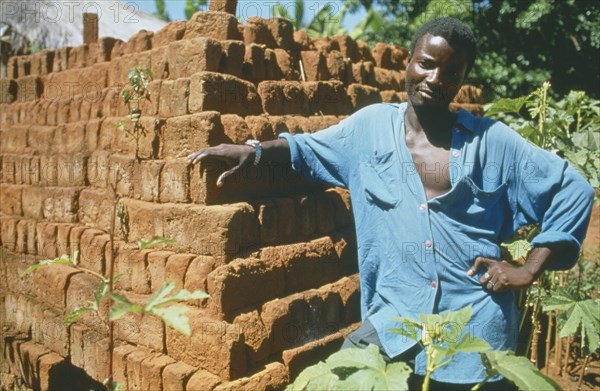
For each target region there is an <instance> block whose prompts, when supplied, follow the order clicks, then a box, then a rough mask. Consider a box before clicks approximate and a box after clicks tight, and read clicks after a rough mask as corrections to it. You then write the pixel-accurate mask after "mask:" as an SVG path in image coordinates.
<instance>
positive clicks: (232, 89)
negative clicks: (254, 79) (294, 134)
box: [189, 72, 261, 116]
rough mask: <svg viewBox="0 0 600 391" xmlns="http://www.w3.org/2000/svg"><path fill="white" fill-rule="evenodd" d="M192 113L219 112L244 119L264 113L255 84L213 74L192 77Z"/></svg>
mask: <svg viewBox="0 0 600 391" xmlns="http://www.w3.org/2000/svg"><path fill="white" fill-rule="evenodd" d="M189 109H190V112H191V113H196V112H198V111H209V110H216V111H220V112H221V113H222V114H229V113H235V114H238V115H242V116H246V115H253V114H258V113H259V112H260V111H261V107H260V98H259V96H258V94H257V93H256V87H254V85H253V84H252V83H250V82H247V81H245V80H242V79H238V78H236V77H234V76H230V75H223V74H219V73H211V72H198V73H195V74H194V75H193V76H192V77H191V84H190V98H189Z"/></svg>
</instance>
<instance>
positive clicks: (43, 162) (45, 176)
mask: <svg viewBox="0 0 600 391" xmlns="http://www.w3.org/2000/svg"><path fill="white" fill-rule="evenodd" d="M57 183H58V156H56V155H41V156H40V184H41V185H43V186H56V185H57Z"/></svg>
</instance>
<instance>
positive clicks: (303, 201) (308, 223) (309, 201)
mask: <svg viewBox="0 0 600 391" xmlns="http://www.w3.org/2000/svg"><path fill="white" fill-rule="evenodd" d="M297 202H298V223H297V224H298V231H299V233H300V235H301V237H308V236H310V235H312V234H313V233H314V232H315V231H316V228H317V219H316V215H317V209H316V208H317V203H316V200H315V198H314V197H313V196H302V197H299V198H298V200H297Z"/></svg>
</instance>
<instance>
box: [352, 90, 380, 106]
mask: <svg viewBox="0 0 600 391" xmlns="http://www.w3.org/2000/svg"><path fill="white" fill-rule="evenodd" d="M348 95H349V96H350V100H351V101H352V106H353V107H354V110H358V109H361V108H363V107H365V106H368V105H370V104H373V103H381V95H380V94H379V90H378V89H377V88H375V87H371V86H364V85H360V84H351V85H350V86H349V87H348Z"/></svg>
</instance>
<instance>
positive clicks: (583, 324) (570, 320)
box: [559, 299, 600, 354]
mask: <svg viewBox="0 0 600 391" xmlns="http://www.w3.org/2000/svg"><path fill="white" fill-rule="evenodd" d="M566 317H567V320H566V321H565V323H564V324H563V326H562V328H561V329H560V332H559V335H560V337H563V338H564V337H568V336H573V335H575V334H576V333H577V330H579V329H581V336H582V338H581V350H582V353H583V354H586V353H593V352H595V351H596V349H598V343H599V338H598V333H599V332H600V299H595V300H594V299H588V300H584V301H577V302H575V303H574V304H573V306H572V307H571V308H570V309H569V310H568V311H567V313H566Z"/></svg>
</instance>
